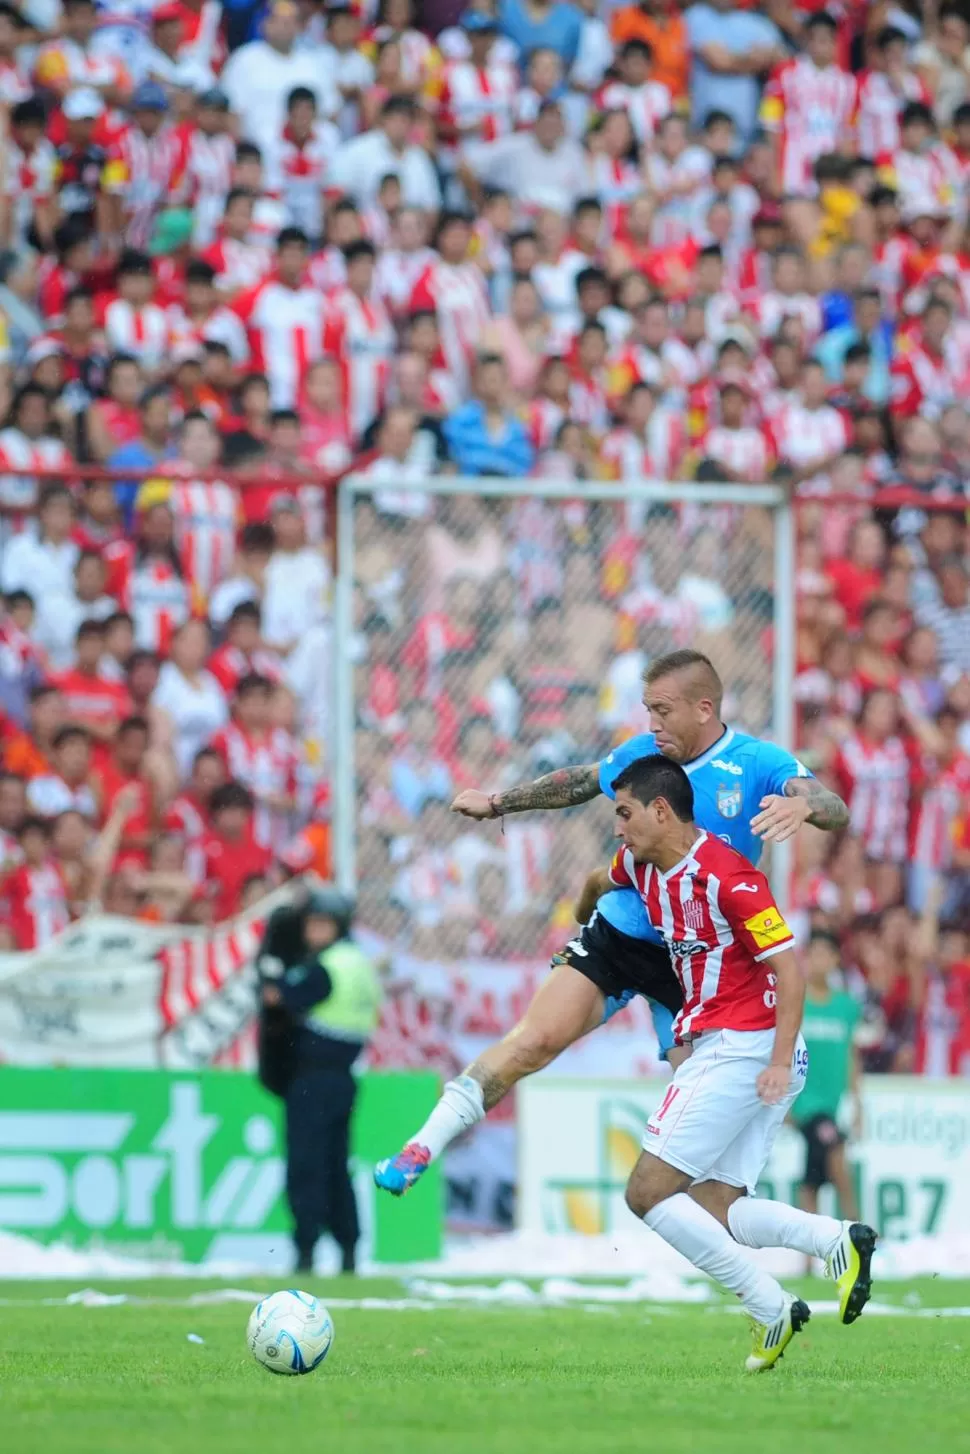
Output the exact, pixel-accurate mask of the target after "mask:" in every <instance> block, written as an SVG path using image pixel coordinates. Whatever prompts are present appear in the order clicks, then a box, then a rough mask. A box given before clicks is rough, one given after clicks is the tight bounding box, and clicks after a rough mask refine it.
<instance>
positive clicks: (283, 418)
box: [269, 360, 322, 429]
mask: <svg viewBox="0 0 970 1454" xmlns="http://www.w3.org/2000/svg"><path fill="white" fill-rule="evenodd" d="M321 362H322V360H321ZM299 422H300V416H299V414H298V413H297V412H296V410H295V409H271V410H270V415H269V427H270V429H272V428H274V427H275V425H277V424H299Z"/></svg>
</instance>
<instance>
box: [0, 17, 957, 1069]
mask: <svg viewBox="0 0 970 1454" xmlns="http://www.w3.org/2000/svg"><path fill="white" fill-rule="evenodd" d="M0 101H2V138H3V140H2V148H0V180H2V185H0V245H2V248H3V251H2V254H0V414H2V415H3V416H4V418H5V425H4V427H3V428H2V429H0V512H2V517H0V518H2V526H0V528H2V553H0V589H2V592H3V613H2V617H0V855H2V860H3V866H4V877H3V880H2V886H0V897H2V899H3V905H4V909H5V912H4V914H3V916H2V923H0V942H2V946H3V947H4V948H6V949H8V950H24V949H30V948H36V947H43V945H44V944H46V943H47V942H49V940H50V939H51V938H52V937H53V936H54V935H55V934H56V933H58V932H59V931H60V930H61V929H63V928H64V927H65V926H66V925H67V924H68V923H69V922H70V919H71V918H72V917H73V916H76V915H78V914H80V913H82V912H84V910H85V908H86V907H88V906H90V905H91V904H100V905H102V906H103V907H104V908H105V909H106V910H108V911H109V912H114V913H120V914H125V915H138V916H141V917H144V918H148V919H154V920H159V921H169V920H174V921H179V922H185V923H190V924H211V923H216V922H219V921H222V920H225V919H226V918H228V917H230V916H231V915H233V914H234V913H236V912H238V911H239V910H240V909H241V908H243V907H245V906H247V905H249V904H251V903H254V902H256V901H258V899H259V898H260V897H261V896H262V895H263V894H264V893H265V892H266V890H267V889H268V888H269V887H270V886H271V885H273V884H275V883H276V882H278V881H279V880H280V879H281V878H282V877H283V876H285V875H288V874H294V873H299V872H301V871H303V870H305V869H314V870H315V871H317V872H319V873H320V874H322V875H323V876H327V874H328V873H329V872H330V869H331V842H330V822H329V817H330V791H329V782H328V769H329V762H330V750H331V746H332V741H331V739H332V725H333V724H332V721H331V714H332V694H331V690H330V676H329V672H330V663H331V660H332V654H333V650H334V649H335V648H334V643H333V640H332V629H331V581H332V574H333V571H334V568H335V565H336V564H337V563H336V562H335V560H334V552H333V508H332V498H333V497H332V488H333V484H334V482H335V481H337V480H338V479H339V478H340V477H341V476H342V475H343V474H345V473H346V472H347V471H349V470H353V471H354V472H355V473H356V474H357V475H359V476H363V477H365V478H366V479H367V480H368V482H369V485H370V492H369V493H367V494H366V495H361V496H360V497H359V498H358V501H357V504H356V506H355V509H356V522H355V524H356V549H355V555H354V560H353V570H354V578H355V585H354V592H355V596H354V600H355V619H354V633H353V640H352V642H351V643H350V649H352V651H353V657H354V662H355V671H356V701H357V722H356V752H357V791H358V803H359V815H358V816H359V825H358V837H359V845H358V847H359V860H360V866H361V877H362V888H361V903H360V912H361V919H362V921H363V923H364V924H365V925H367V926H369V927H370V928H371V929H372V930H373V931H374V932H375V933H377V934H378V935H380V936H381V937H382V939H383V940H384V941H385V942H386V943H387V944H388V946H389V947H390V948H391V949H392V950H393V949H394V948H397V949H400V950H401V951H402V952H407V953H408V954H411V955H413V956H416V957H418V958H426V959H429V960H432V959H440V960H447V961H449V962H458V961H461V960H463V959H464V958H467V957H468V956H473V957H475V958H476V959H484V960H487V959H490V958H491V959H501V960H503V961H506V962H508V961H517V960H523V961H528V962H530V963H532V962H536V961H541V959H542V958H543V956H545V955H546V954H547V953H548V952H550V951H552V950H554V949H556V948H557V947H558V946H559V945H560V944H561V942H562V940H563V938H564V937H568V933H569V930H570V926H571V923H572V920H571V914H570V904H571V901H572V896H573V894H574V892H575V889H576V887H577V884H578V883H579V882H580V880H581V876H582V875H584V874H585V873H586V871H587V870H588V869H589V868H590V867H592V866H593V865H594V864H596V863H598V862H601V861H602V860H603V857H604V852H605V849H606V845H607V840H608V836H609V814H608V812H606V811H605V809H604V806H603V805H602V804H599V805H591V806H589V807H585V808H582V809H580V810H576V811H574V812H571V813H568V814H558V815H554V816H547V817H546V818H541V817H527V818H521V819H516V820H509V821H508V822H507V823H506V824H505V825H504V829H505V831H504V833H503V832H501V831H500V830H499V828H498V826H497V825H486V827H485V828H473V827H472V826H470V825H469V824H467V823H466V822H464V821H463V820H460V819H457V818H455V817H454V816H452V815H450V814H449V812H448V804H449V802H450V799H451V797H452V796H453V794H454V793H455V792H456V791H459V790H460V789H462V788H463V787H467V786H482V787H485V788H488V789H497V788H499V787H502V786H505V785H507V784H509V783H511V782H514V781H518V780H521V779H523V778H526V777H530V776H534V775H537V774H540V773H543V772H546V771H551V770H554V769H555V768H557V767H560V766H563V765H568V764H575V763H580V762H584V761H591V760H594V759H595V758H597V757H598V756H599V755H600V754H602V753H603V752H605V751H607V750H608V749H609V747H610V745H611V744H612V743H613V742H615V741H617V740H618V739H620V738H622V737H624V736H627V735H629V734H630V733H631V732H632V731H634V730H637V729H639V728H641V727H642V725H643V717H642V710H641V708H640V705H639V702H640V673H641V671H642V669H643V667H644V666H645V665H646V663H647V662H648V661H649V660H650V658H651V656H652V655H654V654H656V653H657V652H659V651H665V650H668V649H670V648H671V647H673V646H681V645H686V644H691V645H695V646H699V647H700V648H701V649H703V650H706V651H708V652H709V653H710V654H711V655H712V657H713V658H714V660H715V662H716V663H717V665H718V667H719V669H720V671H721V674H722V676H723V677H724V679H725V680H726V682H728V683H729V686H730V697H729V701H728V704H727V718H728V720H729V721H731V722H733V723H736V724H737V725H739V726H742V727H744V728H746V729H748V730H751V731H754V732H765V733H769V734H770V732H771V730H772V667H771V658H772V625H773V620H774V612H775V601H776V596H777V593H778V592H779V591H781V590H785V591H789V590H792V589H794V590H795V592H796V596H797V612H798V642H797V669H796V677H795V683H794V691H795V698H796V705H797V716H798V745H799V750H800V752H801V753H802V755H803V756H804V758H805V761H806V762H807V763H808V764H809V765H810V766H812V767H813V768H814V769H815V770H816V771H818V772H820V773H821V774H823V775H824V776H826V777H827V778H829V779H830V780H831V781H833V783H834V784H836V785H837V786H838V787H839V789H840V791H841V792H842V793H843V795H844V796H845V798H846V800H847V801H848V803H849V805H850V809H851V815H852V825H851V829H850V831H849V832H847V833H846V834H845V835H844V837H842V838H841V839H840V840H839V841H835V842H833V841H832V839H831V838H830V837H824V836H823V835H821V834H814V833H813V832H812V831H811V830H805V831H804V833H803V834H802V835H800V838H799V843H798V857H797V862H796V865H795V870H794V883H793V900H794V903H795V906H796V910H797V913H798V915H799V916H800V918H801V920H802V922H803V925H807V924H808V923H812V924H815V925H816V926H822V927H825V928H827V929H830V930H831V931H832V933H833V934H834V935H835V936H836V938H837V940H838V943H839V947H840V954H841V957H842V960H843V964H844V966H845V968H846V969H847V971H848V972H849V976H850V983H851V984H852V986H853V988H854V989H855V991H856V992H857V993H858V995H859V996H860V998H863V999H865V1001H866V1004H867V1027H868V1029H867V1040H866V1046H865V1055H866V1060H867V1065H868V1066H869V1068H871V1069H880V1070H906V1069H912V1068H914V1067H915V1068H918V1069H925V1070H932V1071H934V1072H935V1073H947V1072H951V1073H955V1072H958V1071H959V1070H960V1068H961V1065H963V1064H965V1063H966V1061H967V1059H968V1057H970V958H968V953H970V940H968V937H967V931H968V929H970V877H968V870H970V597H968V579H967V559H968V557H967V535H966V505H965V498H966V491H965V486H966V480H967V478H968V474H970V414H968V408H967V403H966V400H967V396H968V385H970V241H968V239H967V228H968V222H970V25H968V20H967V18H966V16H965V14H964V11H963V9H962V8H960V7H959V6H956V5H951V4H943V5H941V6H937V5H935V4H932V5H931V4H926V5H925V6H920V5H919V4H918V3H916V0H905V3H904V0H876V3H873V4H866V3H854V0H838V3H837V4H835V5H833V6H832V7H831V8H830V9H821V8H818V7H817V6H816V5H814V4H813V3H808V0H807V3H806V4H805V5H804V6H802V7H799V6H798V5H796V4H793V3H791V0H770V3H769V4H767V5H766V6H765V7H763V8H762V9H754V8H745V7H735V6H734V5H732V3H731V0H709V3H708V0H700V3H696V4H692V5H690V6H689V7H687V8H684V9H683V10H682V9H680V8H678V6H677V5H676V3H672V0H671V3H668V0H639V3H631V4H625V5H624V4H619V5H617V6H615V7H613V8H611V7H610V5H609V0H577V3H568V0H498V3H497V4H496V3H495V0H472V3H471V5H470V7H469V8H468V9H466V10H464V11H463V12H461V13H455V12H452V11H449V10H448V9H447V8H446V7H445V6H444V5H441V4H439V5H438V6H437V7H434V6H433V5H432V4H431V3H430V0H429V5H428V9H427V11H426V12H424V13H422V12H421V10H420V8H419V7H418V6H417V5H416V0H381V3H380V4H379V6H378V7H376V8H375V7H373V6H372V5H369V4H367V3H364V4H362V5H359V6H358V5H351V4H344V3H334V4H330V5H326V6H324V5H321V4H318V3H315V0H299V3H295V0H276V3H274V4H272V5H270V6H269V7H268V8H264V7H263V6H262V5H257V6H255V7H254V6H252V5H249V4H237V3H233V0H226V3H224V4H220V3H219V0H201V3H199V0H164V3H162V4H160V5H158V6H156V7H155V8H154V9H153V8H151V7H150V6H147V5H141V4H139V3H137V0H132V3H128V0H125V3H121V4H119V5H117V6H115V5H111V6H108V5H105V6H104V7H102V6H100V5H98V4H96V3H94V0H25V3H24V4H23V6H22V7H20V8H18V7H17V6H16V5H14V4H10V3H3V4H0ZM447 474H453V475H456V476H461V477H463V478H464V479H466V480H467V479H469V478H471V477H483V479H484V478H485V477H499V478H504V479H505V480H511V481H521V482H522V484H521V488H518V489H514V490H512V492H511V493H509V494H505V495H499V494H496V493H495V492H494V490H493V491H492V493H489V492H488V487H487V486H485V485H483V492H482V493H481V494H476V493H474V492H466V493H453V494H450V495H448V494H446V495H432V494H429V493H426V492H423V491H422V489H421V486H422V484H423V483H424V482H426V481H427V480H428V479H429V478H430V477H432V476H435V475H447ZM643 478H648V479H661V480H671V481H689V480H699V481H707V482H723V483H726V484H744V483H759V482H766V481H770V482H775V483H777V484H779V485H780V486H781V487H782V488H783V489H784V490H785V491H786V492H788V493H789V494H790V496H791V498H792V499H793V500H794V502H795V505H796V521H797V574H796V579H795V581H794V582H791V581H788V580H785V581H776V580H775V579H774V574H773V570H774V567H773V555H772V549H773V540H774V523H773V518H772V513H771V511H770V510H768V509H764V508H756V507H755V506H753V505H751V504H737V503H732V502H728V501H725V502H724V503H721V504H718V503H715V504H713V505H705V506H701V505H696V504H675V505H670V506H658V505H654V504H651V505H646V504H644V503H643V502H642V501H639V502H638V501H636V500H635V499H631V498H629V497H627V496H625V495H624V492H623V489H622V485H621V484H620V483H619V482H620V481H622V480H624V479H643ZM535 479H540V480H543V481H545V482H548V483H549V484H550V485H552V484H555V485H559V486H561V487H562V489H563V495H562V496H561V497H548V496H544V495H541V494H540V493H537V492H532V493H530V488H529V483H528V482H529V480H535ZM586 481H597V482H607V483H609V482H615V484H616V495H615V499H607V500H606V501H599V502H596V503H594V502H592V501H591V500H590V499H589V498H588V497H587V498H584V496H583V490H582V485H583V483H584V482H586ZM571 486H575V494H574V495H571V496H570V495H569V487H571ZM567 496H568V498H567ZM344 646H345V643H337V648H336V649H343V648H344Z"/></svg>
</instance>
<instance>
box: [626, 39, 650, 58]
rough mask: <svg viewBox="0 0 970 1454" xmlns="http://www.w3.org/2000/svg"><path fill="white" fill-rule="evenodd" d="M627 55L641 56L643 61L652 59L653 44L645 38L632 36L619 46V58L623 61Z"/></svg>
mask: <svg viewBox="0 0 970 1454" xmlns="http://www.w3.org/2000/svg"><path fill="white" fill-rule="evenodd" d="M627 56H643V59H644V60H645V61H652V60H653V46H652V45H650V44H649V42H647V41H645V40H640V39H639V38H638V37H637V36H633V37H632V38H631V39H630V40H628V41H625V42H624V44H623V45H621V46H620V60H622V61H625V60H626V58H627Z"/></svg>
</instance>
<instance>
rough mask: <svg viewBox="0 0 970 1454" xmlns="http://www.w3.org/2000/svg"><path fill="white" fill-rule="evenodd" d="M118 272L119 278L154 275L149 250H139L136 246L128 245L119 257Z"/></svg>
mask: <svg viewBox="0 0 970 1454" xmlns="http://www.w3.org/2000/svg"><path fill="white" fill-rule="evenodd" d="M116 272H117V275H118V277H119V278H123V277H126V276H127V277H140V278H145V277H148V278H150V277H151V276H152V260H151V258H150V257H149V256H148V254H147V252H139V251H138V249H137V248H136V247H126V248H125V249H124V251H123V252H122V254H121V257H120V258H119V259H118V267H117V269H116Z"/></svg>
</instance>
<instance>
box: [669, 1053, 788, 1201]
mask: <svg viewBox="0 0 970 1454" xmlns="http://www.w3.org/2000/svg"><path fill="white" fill-rule="evenodd" d="M774 1042H775V1032H774V1030H711V1031H709V1032H708V1033H707V1034H705V1035H701V1036H700V1037H699V1038H698V1039H697V1040H695V1042H694V1045H693V1049H692V1051H691V1054H690V1057H689V1058H688V1059H687V1060H685V1061H684V1063H683V1064H682V1065H680V1066H678V1068H677V1072H676V1074H675V1075H674V1078H673V1080H672V1081H671V1082H670V1085H669V1086H668V1087H667V1094H666V1095H665V1096H664V1098H663V1100H662V1102H661V1103H660V1105H659V1106H658V1107H657V1109H656V1111H654V1113H653V1115H652V1116H651V1117H650V1120H649V1121H648V1123H647V1129H646V1130H645V1131H644V1133H643V1149H644V1151H649V1152H650V1153H651V1154H652V1155H653V1156H657V1157H659V1159H660V1160H661V1161H666V1162H667V1164H668V1165H669V1166H676V1167H677V1169H678V1170H679V1171H683V1172H686V1174H687V1175H688V1176H690V1177H693V1179H694V1180H695V1181H724V1182H727V1184H728V1186H739V1187H745V1188H746V1189H747V1190H748V1191H749V1192H753V1191H754V1188H755V1184H756V1182H757V1180H758V1178H759V1176H760V1175H761V1173H762V1171H763V1170H764V1165H765V1162H766V1161H767V1160H768V1153H769V1152H770V1151H771V1146H772V1142H773V1141H774V1139H775V1136H776V1135H777V1133H778V1127H779V1126H780V1125H781V1124H782V1122H783V1121H784V1119H785V1117H786V1116H787V1114H788V1112H789V1110H790V1109H791V1106H792V1102H793V1101H794V1099H795V1097H796V1096H797V1095H798V1093H799V1091H800V1090H801V1089H802V1087H803V1086H804V1084H805V1075H806V1071H807V1068H808V1051H807V1050H806V1049H805V1042H804V1040H803V1039H802V1037H801V1035H799V1037H798V1041H797V1044H796V1047H795V1056H794V1059H793V1061H792V1069H791V1078H790V1080H789V1083H788V1094H787V1095H786V1096H784V1097H783V1098H782V1099H781V1100H780V1101H779V1102H778V1103H777V1105H774V1106H766V1105H765V1103H764V1102H763V1101H762V1100H760V1099H759V1097H758V1091H757V1088H756V1082H757V1079H758V1076H759V1075H760V1073H761V1072H762V1071H763V1070H764V1069H765V1067H766V1066H767V1065H768V1063H769V1061H770V1060H771V1052H772V1048H773V1046H774Z"/></svg>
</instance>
